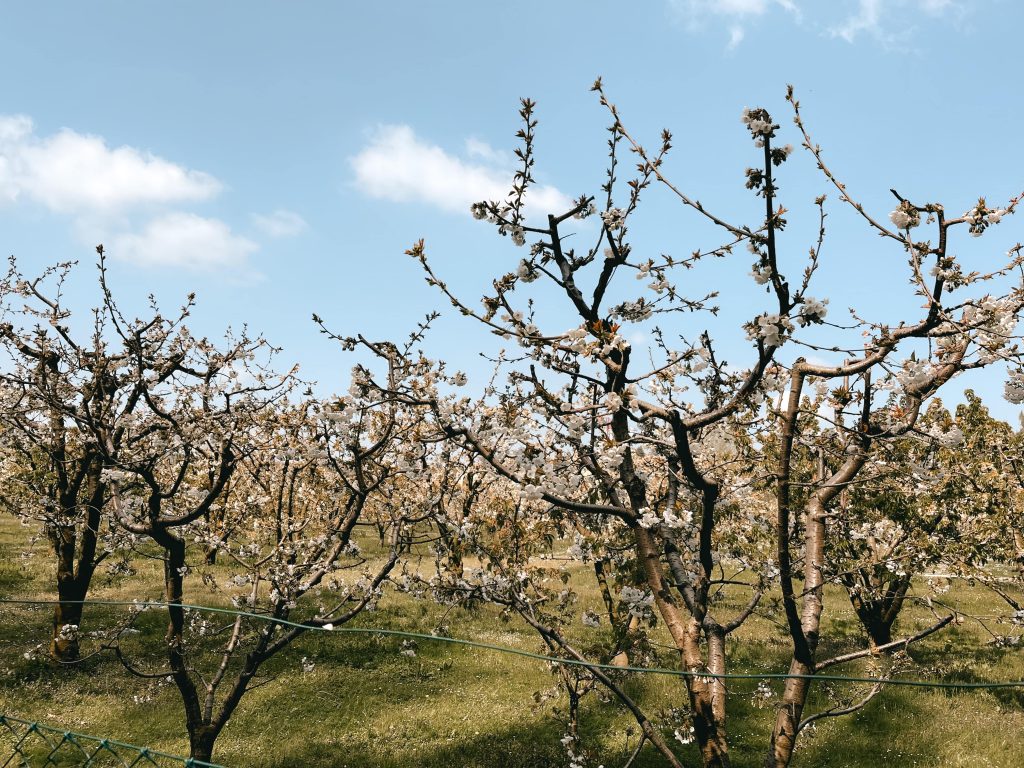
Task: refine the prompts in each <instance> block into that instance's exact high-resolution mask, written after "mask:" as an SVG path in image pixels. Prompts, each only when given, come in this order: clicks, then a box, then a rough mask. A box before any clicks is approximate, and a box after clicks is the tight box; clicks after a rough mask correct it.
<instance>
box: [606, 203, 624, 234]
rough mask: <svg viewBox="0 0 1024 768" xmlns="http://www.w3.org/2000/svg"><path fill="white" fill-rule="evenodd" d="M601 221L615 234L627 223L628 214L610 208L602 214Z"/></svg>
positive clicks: (619, 209) (618, 209)
mask: <svg viewBox="0 0 1024 768" xmlns="http://www.w3.org/2000/svg"><path fill="white" fill-rule="evenodd" d="M601 220H602V221H603V222H604V225H605V227H607V228H608V231H609V232H614V231H615V230H617V229H620V228H621V227H622V225H623V224H625V223H626V212H625V211H624V210H622V209H621V208H609V209H608V210H607V211H605V212H604V213H602V214H601Z"/></svg>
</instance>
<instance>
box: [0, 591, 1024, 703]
mask: <svg viewBox="0 0 1024 768" xmlns="http://www.w3.org/2000/svg"><path fill="white" fill-rule="evenodd" d="M0 603H13V604H22V605H58V604H60V603H64V604H67V603H76V604H82V605H107V606H128V607H133V606H134V607H135V608H171V607H173V608H182V609H184V610H191V611H206V612H208V613H221V614H227V615H230V616H244V617H247V618H251V619H257V620H259V621H265V622H268V623H270V624H279V625H281V626H285V627H296V628H298V629H304V630H307V631H310V632H332V633H336V632H343V633H348V634H361V635H385V636H389V637H405V638H410V639H414V640H425V641H434V642H439V643H449V644H452V645H463V646H468V647H470V648H481V649H484V650H488V651H498V652H499V653H508V654H512V655H514V656H524V657H526V658H528V659H535V660H537V661H545V662H548V663H550V664H561V665H563V666H571V667H585V668H593V669H602V670H611V671H619V672H642V673H647V674H653V675H669V676H672V677H689V678H701V679H705V678H707V679H717V680H790V679H793V680H822V681H827V682H836V683H872V684H875V683H885V684H886V685H901V686H905V687H916V688H940V689H953V690H958V689H993V688H1024V680H1011V681H1005V682H997V683H967V682H964V683H947V682H939V681H932V680H907V679H905V678H888V677H856V676H850V675H816V674H797V673H791V672H786V673H782V672H763V673H762V672H758V673H754V672H730V673H715V672H703V671H702V672H695V671H692V670H680V669H667V668H665V667H632V666H625V667H623V666H619V665H617V664H601V663H598V662H593V661H580V660H578V659H564V658H559V657H558V656H547V655H545V654H542V653H533V652H532V651H524V650H522V649H521V648H509V647H508V646H504V645H495V644H493V643H484V642H481V641H479V640H465V639H463V638H459V637H444V636H442V635H428V634H425V633H422V632H407V631H404V630H399V629H380V628H374V627H330V628H328V627H320V626H316V625H312V624H302V623H301V622H297V621H289V620H288V619H275V618H274V617H273V616H266V615H264V614H259V613H251V612H249V611H238V610H234V609H231V608H216V607H213V606H208V605H193V604H191V603H163V602H157V601H150V600H146V601H141V600H63V601H62V600H24V599H13V598H0Z"/></svg>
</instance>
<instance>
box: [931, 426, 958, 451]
mask: <svg viewBox="0 0 1024 768" xmlns="http://www.w3.org/2000/svg"><path fill="white" fill-rule="evenodd" d="M928 435H929V436H930V437H932V438H933V439H934V440H935V441H936V442H938V444H939V445H941V446H942V447H943V448H956V447H957V446H959V445H962V444H963V442H964V432H963V430H962V429H960V427H958V426H956V425H955V424H954V425H953V426H952V427H950V428H949V430H948V431H943V430H942V429H940V428H939V427H937V426H936V427H933V428H932V429H930V430H929V431H928Z"/></svg>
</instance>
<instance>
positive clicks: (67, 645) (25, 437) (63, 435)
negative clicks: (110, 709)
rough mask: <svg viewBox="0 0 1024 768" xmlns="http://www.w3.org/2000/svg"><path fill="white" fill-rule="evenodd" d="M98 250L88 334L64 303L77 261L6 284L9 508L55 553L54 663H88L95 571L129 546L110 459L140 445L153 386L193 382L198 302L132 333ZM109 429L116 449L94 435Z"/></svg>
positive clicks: (155, 314) (2, 417)
mask: <svg viewBox="0 0 1024 768" xmlns="http://www.w3.org/2000/svg"><path fill="white" fill-rule="evenodd" d="M98 250H99V253H100V262H99V289H100V291H99V292H100V297H99V301H98V302H97V303H98V306H97V308H96V309H94V310H93V313H92V318H91V322H89V323H88V324H85V325H84V327H83V326H81V325H78V324H77V323H76V320H77V319H76V318H73V317H72V313H71V311H70V310H69V309H67V307H66V306H65V303H64V285H65V282H66V280H67V279H68V277H69V276H70V274H71V271H72V267H73V265H72V264H71V263H62V264H58V265H56V266H54V267H51V268H49V269H47V270H45V271H44V272H43V273H42V274H41V275H40V276H38V277H36V278H32V279H28V278H25V277H24V276H23V275H22V274H21V273H20V272H19V271H18V269H17V265H16V264H15V262H14V260H13V259H12V260H11V264H10V269H9V270H8V273H7V275H6V277H5V278H4V280H3V281H2V282H0V302H2V309H0V312H2V315H3V322H2V323H0V346H2V348H3V352H4V354H5V356H6V358H7V359H6V361H5V364H4V366H3V368H2V372H0V383H2V386H3V395H2V403H0V421H2V423H3V426H4V432H5V436H6V438H7V440H9V446H8V448H9V450H10V452H11V461H10V462H9V467H10V469H11V471H10V472H8V473H5V477H4V479H3V499H4V501H5V503H6V505H7V506H8V508H10V509H12V510H13V511H14V512H16V513H17V514H18V515H19V516H21V517H22V519H24V520H28V521H33V522H36V523H38V524H40V525H41V526H42V528H43V531H44V532H45V534H46V537H47V540H48V542H49V543H50V546H51V550H52V553H53V556H54V561H55V566H56V591H57V598H58V601H59V602H58V603H57V605H56V607H55V609H54V622H53V637H52V640H51V642H50V653H51V654H52V656H53V657H54V658H55V659H57V660H59V661H64V662H70V661H74V660H76V659H77V658H78V656H79V633H80V624H81V617H82V611H83V605H82V601H83V600H85V598H86V596H87V594H88V590H89V586H90V584H91V582H92V578H93V575H94V574H95V572H96V569H97V567H98V566H99V565H100V564H101V563H103V562H104V561H105V560H107V559H108V558H109V557H110V556H111V555H112V554H113V553H115V552H117V551H119V550H123V548H124V546H125V545H126V544H127V543H128V541H127V540H126V538H125V536H124V535H123V531H118V530H117V529H116V528H115V527H113V526H110V525H109V514H108V512H109V510H108V506H109V483H108V482H107V476H106V475H105V474H104V468H105V467H108V466H109V461H108V457H109V455H110V454H112V453H117V452H118V451H120V450H121V448H122V447H123V445H125V444H126V443H132V442H135V441H138V440H139V439H142V436H140V434H139V433H138V432H136V431H135V430H133V429H132V426H131V425H132V424H134V423H135V420H136V418H137V415H138V414H139V412H140V411H141V410H143V409H144V408H146V404H145V402H144V399H145V397H146V391H145V387H144V386H143V382H146V383H147V386H148V383H149V382H154V383H159V382H162V381H166V380H167V379H168V378H170V377H174V376H176V375H179V374H181V373H182V372H183V366H184V365H185V362H184V355H183V352H182V347H181V344H180V343H179V342H180V340H181V339H180V338H179V337H180V335H181V334H182V333H183V329H184V322H185V320H186V318H187V317H188V315H189V312H190V310H191V307H192V297H191V296H190V297H189V298H188V300H187V301H186V303H185V305H184V306H183V307H182V308H181V309H180V311H179V312H178V314H177V316H174V317H171V318H165V317H164V316H163V315H161V314H160V312H159V310H158V309H157V307H156V305H155V304H153V303H152V302H151V306H150V311H151V312H150V315H149V316H148V317H147V319H145V320H139V321H137V322H136V323H135V324H134V325H133V327H132V329H131V331H130V332H128V333H126V332H123V331H124V329H123V327H122V326H123V320H122V318H121V317H120V313H119V310H118V309H117V305H116V304H115V303H114V302H113V300H112V298H111V296H110V294H109V291H108V289H107V286H106V276H105V268H104V262H103V251H102V247H100V248H99V249H98ZM186 333H187V332H186ZM99 421H102V423H103V424H105V425H106V428H107V432H106V440H107V443H106V444H101V442H100V441H99V439H98V435H97V433H96V432H95V431H94V430H93V429H91V425H93V424H95V423H97V422H99ZM117 564H118V565H121V564H122V561H120V560H119V561H118V563H117Z"/></svg>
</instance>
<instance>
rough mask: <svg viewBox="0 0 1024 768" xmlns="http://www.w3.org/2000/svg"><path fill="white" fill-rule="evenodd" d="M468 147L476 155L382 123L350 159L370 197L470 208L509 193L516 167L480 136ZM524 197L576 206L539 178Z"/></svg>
mask: <svg viewBox="0 0 1024 768" xmlns="http://www.w3.org/2000/svg"><path fill="white" fill-rule="evenodd" d="M466 151H467V154H468V155H469V156H470V157H472V158H474V160H464V159H460V158H458V157H455V156H453V155H451V154H449V153H447V152H446V151H445V150H443V149H441V147H438V146H436V145H433V144H428V143H426V142H424V141H422V140H420V139H419V138H417V136H416V134H415V133H414V132H413V129H412V128H410V127H409V126H408V125H383V126H380V127H379V128H378V129H377V131H376V132H375V133H374V135H373V137H372V139H371V140H370V143H369V145H368V146H366V147H365V148H364V149H363V150H362V151H361V152H359V154H357V155H356V156H355V157H353V158H352V159H351V163H352V168H353V170H354V171H355V174H356V183H357V185H358V186H359V187H360V188H361V189H362V190H363V192H365V193H366V194H367V195H369V196H370V197H376V198H381V199H384V200H393V201H395V202H420V203H427V204H429V205H433V206H435V207H437V208H441V209H442V210H445V211H452V212H455V213H466V214H468V213H469V206H470V204H471V203H475V202H478V201H480V200H504V199H505V197H506V196H507V195H508V192H509V189H510V188H511V186H512V169H511V167H509V166H508V165H506V164H505V162H504V160H503V158H502V156H501V155H500V153H498V152H496V151H495V150H493V149H492V148H491V147H489V146H488V145H486V144H484V143H483V142H480V141H478V140H475V139H470V140H469V141H468V142H467V150H466ZM526 203H527V208H528V210H533V211H538V212H542V213H552V212H559V213H561V212H563V211H565V210H568V209H569V208H570V207H571V206H572V201H571V200H570V199H569V197H567V196H566V195H564V194H562V193H561V192H560V191H558V190H557V189H555V188H554V187H551V186H544V185H539V184H536V185H534V186H532V187H531V188H530V189H529V191H528V192H527V193H526Z"/></svg>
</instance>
